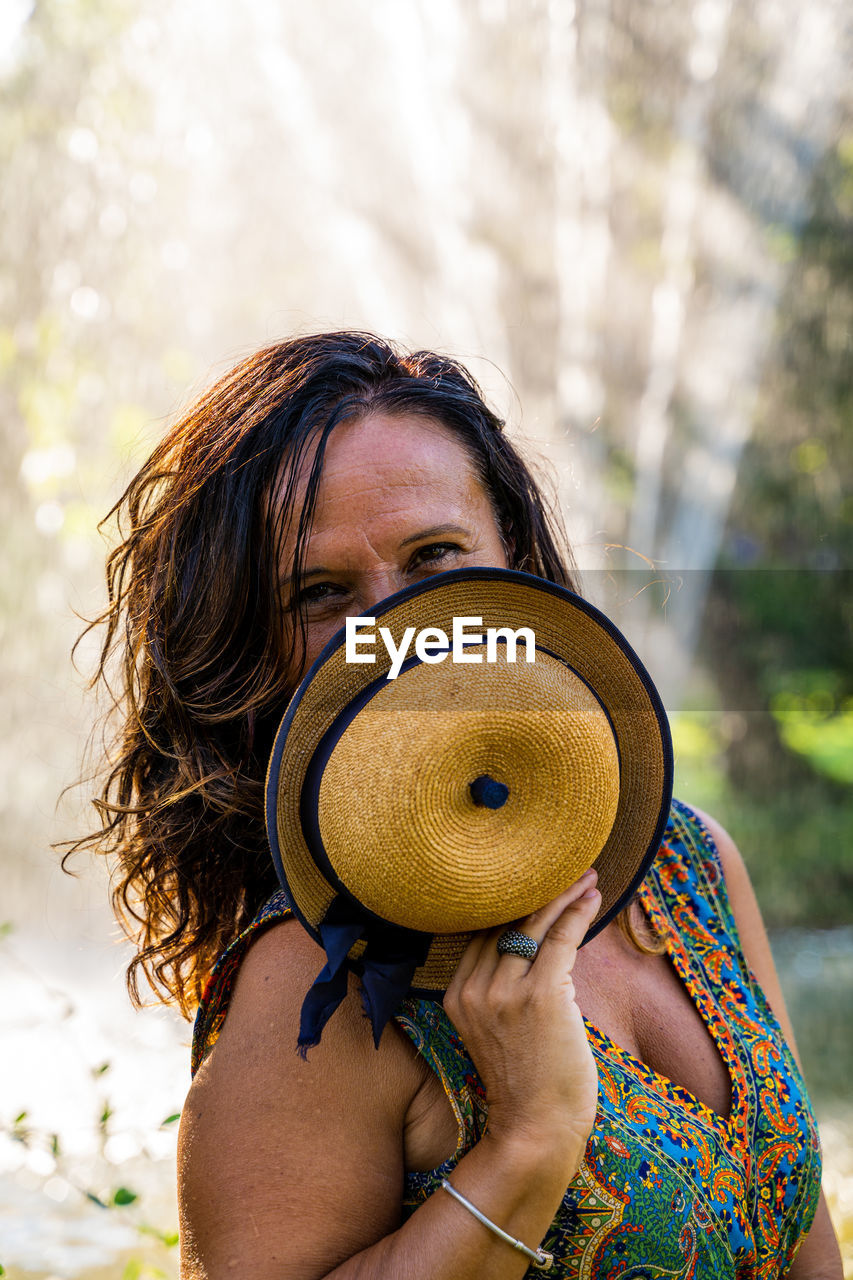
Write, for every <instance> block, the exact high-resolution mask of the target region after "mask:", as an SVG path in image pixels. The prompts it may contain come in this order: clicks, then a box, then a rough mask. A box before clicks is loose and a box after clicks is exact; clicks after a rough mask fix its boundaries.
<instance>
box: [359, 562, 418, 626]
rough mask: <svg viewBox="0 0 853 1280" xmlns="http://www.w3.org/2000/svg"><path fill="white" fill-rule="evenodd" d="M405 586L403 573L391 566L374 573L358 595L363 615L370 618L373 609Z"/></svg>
mask: <svg viewBox="0 0 853 1280" xmlns="http://www.w3.org/2000/svg"><path fill="white" fill-rule="evenodd" d="M405 585H406V584H405V581H404V575H403V573H402V571H401V570H400V569H397V568H395V567H391V566H389V567H388V568H387V569H382V570H379V571H376V572H374V573H372V574H371V575H370V577H369V578H367V579H366V580H365V582H364V584H363V586H362V589H361V591H360V592H359V593H358V594H359V607H360V609H361V611H362V613H363V614H365V615H368V616H369V614H370V611H371V609H373V608H375V607H376V605H378V604H379V603H380V601H382V600H385V599H386V598H387V597H388V596H393V595H394V593H395V592H397V591H399V590H400V589H401V587H404V586H405Z"/></svg>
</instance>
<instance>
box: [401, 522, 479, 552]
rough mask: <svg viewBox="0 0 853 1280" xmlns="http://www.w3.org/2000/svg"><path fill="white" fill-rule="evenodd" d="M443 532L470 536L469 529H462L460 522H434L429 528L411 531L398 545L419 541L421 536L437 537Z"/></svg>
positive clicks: (402, 545) (407, 544)
mask: <svg viewBox="0 0 853 1280" xmlns="http://www.w3.org/2000/svg"><path fill="white" fill-rule="evenodd" d="M444 533H461V534H462V536H463V537H465V538H470V536H471V533H470V530H468V529H463V527H462V525H461V524H434V525H432V526H431V527H430V528H429V529H422V530H421V531H420V533H413V534H411V536H410V537H408V538H404V539H403V541H402V542H401V543H400V546H401V547H408V546H409V544H410V543H412V542H419V541H420V539H421V538H437V537H440V536H441V534H444Z"/></svg>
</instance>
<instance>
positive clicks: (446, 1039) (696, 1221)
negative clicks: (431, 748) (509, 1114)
mask: <svg viewBox="0 0 853 1280" xmlns="http://www.w3.org/2000/svg"><path fill="white" fill-rule="evenodd" d="M639 897H640V900H641V902H642V904H643V906H644V908H645V910H646V912H647V913H648V915H649V917H650V919H651V920H652V922H653V923H654V924H655V926H656V927H657V931H658V933H659V934H660V935H661V936H662V938H663V939H664V942H665V946H666V951H667V954H668V955H669V957H670V959H671V961H672V963H673V965H674V966H675V969H676V972H677V973H678V975H679V977H680V978H681V980H682V982H683V983H684V985H685V987H686V988H687V991H688V992H689V994H690V996H691V998H692V1000H693V1002H694V1004H695V1005H696V1008H697V1010H698V1011H699V1013H700V1015H701V1017H702V1018H703V1020H704V1022H705V1024H706V1026H707V1028H708V1031H709V1032H710V1034H711V1036H712V1038H713V1040H714V1042H715V1044H716V1046H717V1048H718V1049H719V1052H720V1054H721V1056H722V1059H723V1062H724V1063H725V1065H726V1067H727V1068H728V1071H729V1074H730V1077H731V1109H730V1113H729V1116H728V1117H727V1118H725V1119H724V1118H723V1117H721V1116H719V1115H718V1114H717V1113H716V1112H715V1111H712V1110H711V1109H710V1108H709V1107H707V1106H705V1104H704V1103H702V1102H700V1101H699V1100H698V1099H697V1098H695V1097H693V1095H692V1094H691V1093H689V1092H688V1091H687V1090H686V1089H684V1088H682V1087H681V1086H680V1085H677V1084H674V1083H673V1082H672V1081H671V1080H668V1079H667V1078H666V1077H665V1076H662V1075H659V1074H658V1073H657V1072H656V1071H653V1070H652V1069H651V1068H650V1067H648V1066H646V1065H645V1064H644V1063H643V1062H641V1061H640V1060H639V1059H637V1058H635V1057H634V1056H633V1055H632V1054H630V1053H628V1052H627V1051H626V1050H624V1049H622V1048H620V1047H619V1046H618V1045H616V1044H615V1043H614V1042H613V1041H612V1040H610V1039H608V1037H607V1036H606V1035H604V1033H603V1032H601V1031H600V1030H599V1029H598V1028H597V1027H595V1026H594V1025H593V1024H592V1023H590V1022H589V1021H588V1020H586V1027H587V1032H588V1035H589V1040H590V1044H591V1046H592V1050H593V1053H594V1055H595V1059H596V1063H597V1066H598V1077H599V1095H598V1110H597V1114H596V1119H595V1125H594V1127H593V1130H592V1133H591V1135H590V1138H589V1141H588V1142H587V1146H586V1151H585V1154H584V1158H583V1160H582V1162H581V1166H580V1168H579V1170H578V1172H577V1174H576V1175H575V1177H574V1178H573V1179H572V1181H571V1183H570V1184H569V1186H568V1187H567V1189H566V1194H565V1196H564V1197H563V1201H562V1204H561V1205H560V1208H559V1209H558V1211H557V1215H556V1217H555V1219H554V1221H553V1223H552V1225H551V1228H550V1230H549V1232H548V1234H547V1235H546V1237H545V1239H544V1240H543V1241H542V1242H541V1243H542V1245H543V1247H544V1248H545V1249H547V1250H548V1251H549V1252H551V1253H553V1254H554V1259H555V1261H554V1266H553V1268H552V1269H551V1271H550V1273H549V1274H550V1275H552V1276H554V1277H555V1280H559V1278H566V1280H567V1278H568V1277H571V1278H572V1280H575V1278H579V1280H616V1278H617V1277H618V1280H659V1278H660V1280H663V1278H664V1277H665V1278H666V1280H771V1277H773V1278H775V1277H779V1276H784V1274H785V1273H786V1271H787V1269H788V1268H789V1266H790V1265H791V1263H792V1261H793V1258H794V1255H795V1254H796V1252H797V1249H798V1247H799V1244H800V1241H801V1239H802V1237H803V1236H804V1234H805V1233H806V1232H807V1231H808V1229H809V1227H810V1225H811V1222H812V1219H813V1217H814V1214H815V1209H816V1207H817V1200H818V1196H819V1193H820V1173H821V1161H820V1146H819V1141H818V1134H817V1125H816V1123H815V1119H814V1115H813V1113H812V1108H811V1104H810V1102H809V1099H808V1095H807V1093H806V1088H805V1085H804V1083H803V1080H802V1077H801V1075H800V1072H799V1070H798V1068H797V1064H796V1062H795V1061H794V1058H793V1056H792V1054H791V1051H790V1049H789V1047H788V1045H787V1043H786V1041H785V1039H784V1036H783V1034H782V1031H781V1029H780V1027H779V1023H778V1022H777V1020H776V1018H775V1016H774V1014H773V1013H772V1011H771V1009H770V1007H769V1005H768V1003H767V1000H766V998H765V996H764V993H763V991H762V989H761V987H760V986H759V985H758V982H757V980H756V979H755V977H754V975H753V974H752V972H751V971H750V969H749V967H748V965H747V963H746V960H745V959H744V955H743V951H742V948H741V944H740V940H739V937H738V932H737V928H736V925H735V921H734V917H733V915H732V911H731V906H730V904H729V900H728V895H727V893H726V888H725V883H724V880H723V875H722V868H721V864H720V860H719V854H718V853H717V850H716V847H715V845H714V842H713V840H712V839H711V836H710V834H709V833H708V831H707V829H706V828H705V827H704V826H703V824H702V823H701V822H700V820H699V819H698V817H697V816H696V815H695V814H694V813H693V812H692V810H690V809H689V808H687V806H686V805H683V804H681V803H680V802H678V801H673V805H672V811H671V814H670V819H669V822H668V825H667V828H666V832H665V834H664V839H663V842H662V844H661V847H660V850H659V852H658V854H657V856H656V857H655V860H654V862H653V863H652V867H651V870H650V871H649V873H648V875H647V876H646V879H645V880H644V881H643V883H642V885H641V886H640V889H639ZM287 913H288V912H287V905H286V899H285V897H284V895H283V894H282V893H276V894H274V895H273V897H272V898H271V899H270V900H269V902H268V903H267V904H266V906H265V907H264V908H263V909H262V911H261V912H260V913H259V914H258V916H257V917H256V919H255V920H254V921H253V923H252V924H251V925H250V926H249V928H248V929H247V930H246V931H245V932H244V933H243V934H242V935H241V936H240V937H239V938H238V939H237V940H236V941H235V942H234V943H232V944H231V946H230V947H229V948H228V950H227V951H225V952H224V953H223V955H222V956H221V958H220V960H219V962H218V964H217V966H216V968H215V969H214V971H213V973H212V975H211V979H210V982H209V983H208V986H207V990H206V991H205V994H204V997H203V999H202V1003H201V1005H200V1007H199V1011H198V1016H197V1018H196V1024H195V1030H194V1035H193V1064H192V1065H193V1072H195V1070H196V1069H197V1067H198V1065H199V1064H200V1062H201V1060H202V1058H203V1057H204V1055H205V1054H206V1052H207V1051H208V1050H209V1049H210V1047H211V1046H212V1044H213V1043H214V1041H215V1039H216V1037H217V1035H218V1034H219V1030H220V1028H221V1026H222V1023H223V1022H224V1019H225V1015H226V1013H227V1009H228V1000H229V995H230V991H231V987H232V984H233V981H234V978H235V976H236V973H237V969H238V967H239V964H240V961H241V959H242V957H243V955H244V954H245V952H246V949H247V947H248V946H249V944H250V943H251V942H252V941H254V939H255V937H256V936H257V935H258V932H259V931H260V930H262V929H263V928H264V927H266V926H269V925H270V924H272V923H275V922H276V921H279V920H281V919H283V918H284V917H285V916H286V915H287ZM396 1020H397V1022H398V1024H399V1025H400V1027H401V1028H402V1029H403V1030H404V1031H405V1032H406V1033H407V1034H408V1035H409V1036H410V1037H411V1040H412V1042H413V1044H414V1046H415V1048H416V1049H417V1051H418V1052H419V1053H420V1054H422V1055H423V1057H424V1059H425V1060H426V1062H427V1063H428V1064H429V1066H430V1067H431V1068H432V1070H433V1071H435V1072H436V1074H437V1075H438V1077H439V1079H440V1080H441V1082H442V1084H443V1086H444V1089H445V1091H446V1093H447V1096H448V1098H449V1100H450V1103H451V1105H452V1107H453V1111H454V1113H455V1115H456V1119H457V1124H458V1132H459V1139H458V1146H457V1149H456V1151H455V1152H454V1154H453V1155H452V1156H451V1157H450V1158H449V1159H448V1160H447V1161H445V1163H444V1164H442V1165H440V1166H439V1167H438V1168H436V1169H433V1170H431V1171H430V1172H428V1173H410V1174H408V1175H407V1177H406V1185H405V1193H404V1202H403V1213H404V1216H408V1215H409V1214H411V1213H413V1212H414V1211H415V1210H416V1209H417V1208H418V1206H419V1205H420V1204H422V1203H423V1202H424V1201H425V1200H426V1199H427V1198H428V1197H429V1196H430V1195H432V1193H433V1192H434V1191H435V1190H436V1189H437V1188H438V1186H439V1183H440V1180H441V1178H442V1177H446V1176H447V1174H448V1173H449V1172H450V1171H451V1170H452V1169H453V1168H454V1167H455V1165H456V1164H457V1162H458V1161H459V1160H460V1159H461V1158H462V1157H463V1156H464V1155H465V1153H466V1152H467V1151H469V1150H470V1149H471V1148H472V1147H473V1146H474V1144H475V1143H476V1142H477V1141H478V1140H479V1138H480V1136H481V1135H482V1133H483V1131H484V1128H485V1125H486V1119H487V1105H486V1098H485V1092H484V1090H483V1086H482V1084H481V1082H480V1080H479V1078H478V1076H477V1072H476V1070H475V1068H474V1065H473V1063H472V1062H471V1060H470V1058H469V1057H468V1056H467V1054H466V1051H465V1046H464V1045H463V1044H462V1042H461V1040H460V1038H459V1036H458V1035H457V1033H456V1031H455V1029H454V1027H453V1025H452V1023H451V1022H450V1020H449V1019H448V1018H447V1016H446V1014H445V1013H444V1011H443V1009H442V1006H441V1004H439V1003H438V1002H437V1001H432V1000H424V999H417V998H415V997H409V998H407V999H406V1000H405V1001H404V1003H403V1005H402V1006H401V1008H400V1009H399V1011H398V1013H397V1014H396ZM537 1243H538V1242H537ZM538 1274H540V1273H539V1272H536V1271H534V1270H533V1269H532V1268H531V1269H530V1270H529V1271H528V1273H527V1275H528V1276H529V1277H530V1278H531V1280H532V1277H534V1276H536V1275H538Z"/></svg>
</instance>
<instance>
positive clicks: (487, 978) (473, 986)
mask: <svg viewBox="0 0 853 1280" xmlns="http://www.w3.org/2000/svg"><path fill="white" fill-rule="evenodd" d="M595 882H596V873H595V871H594V869H592V868H591V869H590V870H589V871H588V872H586V873H585V874H584V875H583V876H581V877H580V879H579V880H577V881H575V883H574V884H573V885H572V886H571V888H569V889H567V890H566V891H565V892H564V893H562V894H561V895H560V897H559V898H555V899H554V901H553V902H549V903H548V904H547V905H546V906H544V907H542V908H541V909H540V910H539V911H536V912H534V913H533V914H532V915H530V916H527V917H526V918H525V919H524V920H521V921H519V922H518V925H517V927H518V928H519V929H520V930H521V931H522V932H524V933H526V934H529V935H530V937H531V938H533V939H535V941H536V942H538V943H539V952H538V955H537V956H536V959H535V960H533V961H531V960H526V959H523V958H522V957H520V956H513V955H499V953H498V950H497V939H498V937H499V936H500V934H501V933H502V932H503V929H494V930H491V931H489V932H484V933H479V934H477V935H476V937H474V938H473V939H472V940H471V943H470V945H469V946H468V948H467V950H466V951H465V953H464V955H463V957H462V959H461V961H460V963H459V967H458V969H457V971H456V974H455V976H454V978H453V981H452V982H451V984H450V986H449V987H448V989H447V992H446V995H445V998H444V1008H445V1010H446V1011H447V1014H448V1016H449V1017H450V1019H451V1021H452V1022H453V1023H454V1025H455V1026H456V1028H457V1029H458V1031H459V1033H460V1035H461V1036H462V1039H463V1040H464V1042H465V1046H466V1048H467V1050H468V1052H469V1053H470V1055H471V1058H472V1060H473V1062H474V1065H475V1066H476V1068H477V1071H478V1073H479V1075H480V1078H481V1080H482V1081H483V1084H484V1086H485V1090H486V1099H487V1101H488V1105H489V1128H488V1131H489V1133H490V1134H491V1135H492V1136H494V1137H500V1138H501V1139H503V1140H506V1141H510V1142H512V1141H516V1140H518V1141H520V1142H522V1143H524V1144H525V1145H528V1144H534V1143H535V1144H536V1145H537V1146H538V1148H539V1149H540V1150H541V1151H542V1153H543V1156H544V1155H545V1154H546V1153H549V1154H550V1155H552V1156H553V1159H554V1161H560V1160H562V1161H564V1162H565V1165H566V1173H567V1180H568V1179H570V1178H571V1177H572V1176H573V1175H574V1173H575V1172H576V1170H577V1165H578V1163H579V1161H580V1158H581V1156H582V1154H583V1150H584V1147H585V1145H586V1140H587V1138H588V1137H589V1134H590V1131H591V1130H592V1126H593V1123H594V1121H595V1109H596V1101H597V1097H598V1074H597V1070H596V1066H595V1059H594V1058H593V1055H592V1051H591V1049H590V1047H589V1042H588V1040H587V1035H586V1028H585V1027H584V1022H583V1017H582V1015H581V1012H580V1009H579V1008H578V1006H577V1004H576V1003H575V991H574V984H573V982H572V967H573V965H574V962H575V956H576V954H577V949H578V947H579V945H580V943H581V941H582V940H583V937H584V934H585V933H586V931H587V929H588V928H589V925H590V923H591V921H592V920H593V918H594V916H595V913H596V911H597V910H598V906H599V903H600V900H601V895H600V894H599V892H598V890H597V889H596V888H595Z"/></svg>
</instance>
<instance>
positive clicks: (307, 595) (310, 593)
mask: <svg viewBox="0 0 853 1280" xmlns="http://www.w3.org/2000/svg"><path fill="white" fill-rule="evenodd" d="M336 590H337V588H336V586H335V584H334V583H333V582H314V583H312V584H311V586H310V587H303V588H302V590H301V591H300V592H299V603H300V604H325V603H326V602H327V601H328V600H331V598H332V595H333V594H334V592H335V591H336Z"/></svg>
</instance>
